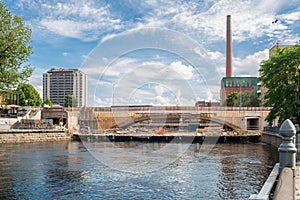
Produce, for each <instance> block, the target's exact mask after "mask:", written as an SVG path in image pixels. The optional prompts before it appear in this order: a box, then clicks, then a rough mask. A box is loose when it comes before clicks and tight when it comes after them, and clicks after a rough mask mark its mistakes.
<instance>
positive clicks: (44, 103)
mask: <svg viewBox="0 0 300 200" xmlns="http://www.w3.org/2000/svg"><path fill="white" fill-rule="evenodd" d="M43 105H48V106H51V107H52V102H51V100H50V99H49V98H46V99H45V100H44V101H43Z"/></svg>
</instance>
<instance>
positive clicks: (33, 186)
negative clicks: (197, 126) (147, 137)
mask: <svg viewBox="0 0 300 200" xmlns="http://www.w3.org/2000/svg"><path fill="white" fill-rule="evenodd" d="M110 145H113V144H110ZM118 145H121V146H122V148H131V150H132V151H134V150H135V151H143V152H144V153H143V154H141V155H148V154H147V152H149V151H154V150H155V149H156V148H159V146H155V145H153V146H151V145H149V144H138V145H135V144H118ZM174 145H175V144H174ZM111 148H112V147H111ZM177 148H178V147H177ZM101 150H103V149H101V148H100V149H99V151H101ZM105 151H106V153H107V154H108V155H107V156H108V157H109V156H111V157H115V158H116V155H114V151H111V153H110V152H109V151H108V150H107V149H106V150H105ZM203 152H205V153H203ZM277 154H278V153H277V150H276V149H274V148H272V147H270V146H267V145H263V144H217V145H215V146H214V147H213V148H212V151H211V152H210V153H209V154H207V152H206V150H205V149H204V148H203V147H202V148H201V145H200V144H192V145H190V147H189V148H188V149H187V151H186V152H185V153H184V154H183V155H182V156H181V157H179V158H178V159H177V160H175V161H174V162H171V163H169V165H166V166H164V167H163V168H160V169H159V170H154V171H152V172H148V173H129V174H128V173H124V172H122V171H119V170H114V169H113V168H111V167H109V166H106V165H104V164H103V163H102V162H99V161H98V160H96V159H95V158H94V157H92V156H91V154H90V153H89V152H88V151H87V150H86V148H85V147H84V146H83V145H82V144H81V143H79V142H60V143H43V144H18V145H12V144H7V145H1V146H0V155H1V157H0V174H1V176H0V199H48V198H51V199H211V198H213V199H245V198H248V197H249V196H250V194H252V193H257V192H258V191H259V189H260V188H261V186H262V185H263V182H264V181H265V180H266V178H267V175H268V174H269V173H270V171H271V169H272V167H273V164H274V163H275V162H276V161H277V160H278V156H277ZM168 156H169V154H161V155H160V158H159V159H168ZM117 159H120V161H119V162H120V163H126V162H134V164H135V165H137V167H136V169H137V170H139V169H141V167H139V165H146V164H145V163H144V162H140V161H141V160H142V159H143V158H141V160H134V161H132V160H131V161H128V160H126V159H125V158H122V157H118V158H117ZM159 159H157V160H159ZM142 167H145V166H142Z"/></svg>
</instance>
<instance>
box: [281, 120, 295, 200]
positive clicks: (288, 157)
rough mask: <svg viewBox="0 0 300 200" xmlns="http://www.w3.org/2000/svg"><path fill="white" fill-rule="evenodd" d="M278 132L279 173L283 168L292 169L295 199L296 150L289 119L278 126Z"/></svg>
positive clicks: (293, 131) (293, 132) (292, 126)
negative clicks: (279, 139)
mask: <svg viewBox="0 0 300 200" xmlns="http://www.w3.org/2000/svg"><path fill="white" fill-rule="evenodd" d="M279 134H280V135H281V136H282V143H281V144H280V146H279V148H278V151H279V175H280V173H281V172H282V170H283V168H285V167H288V168H291V169H292V171H293V196H294V198H293V199H295V190H296V187H295V178H296V152H297V149H296V147H295V143H294V138H295V134H296V128H295V126H294V124H293V123H292V121H291V120H289V119H287V120H285V121H284V122H283V124H282V125H281V127H280V130H279Z"/></svg>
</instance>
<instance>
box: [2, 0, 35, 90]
mask: <svg viewBox="0 0 300 200" xmlns="http://www.w3.org/2000/svg"><path fill="white" fill-rule="evenodd" d="M30 42H31V30H30V28H28V27H27V26H25V25H24V23H23V19H22V18H21V17H19V16H17V15H14V16H13V15H12V14H11V13H10V11H9V10H8V9H7V8H6V6H5V4H4V3H3V2H2V1H0V91H1V92H3V93H5V92H8V91H11V90H14V89H16V87H17V86H18V84H19V83H21V82H24V81H26V80H27V79H28V78H29V77H30V76H31V74H32V71H33V68H32V67H31V66H30V65H24V63H26V62H27V61H28V57H29V56H30V55H31V53H32V47H31V46H30V45H28V43H30Z"/></svg>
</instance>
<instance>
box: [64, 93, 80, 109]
mask: <svg viewBox="0 0 300 200" xmlns="http://www.w3.org/2000/svg"><path fill="white" fill-rule="evenodd" d="M64 106H65V107H77V100H76V98H75V97H74V96H73V95H70V94H68V95H67V96H66V97H65V104H64Z"/></svg>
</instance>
